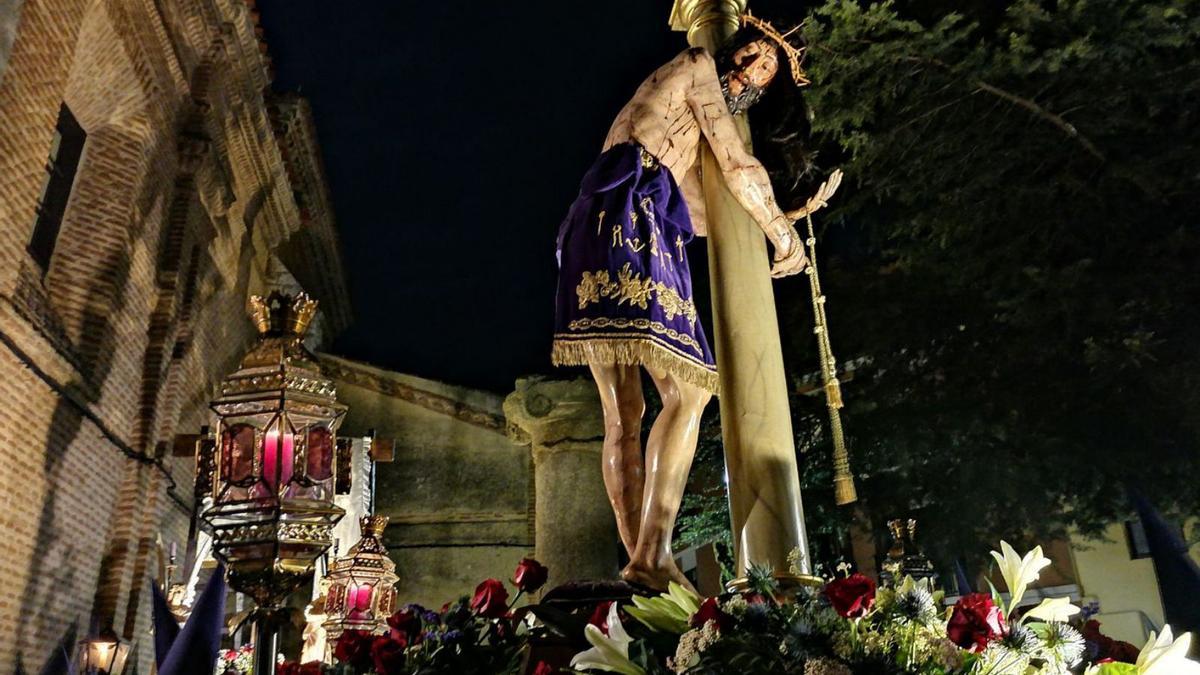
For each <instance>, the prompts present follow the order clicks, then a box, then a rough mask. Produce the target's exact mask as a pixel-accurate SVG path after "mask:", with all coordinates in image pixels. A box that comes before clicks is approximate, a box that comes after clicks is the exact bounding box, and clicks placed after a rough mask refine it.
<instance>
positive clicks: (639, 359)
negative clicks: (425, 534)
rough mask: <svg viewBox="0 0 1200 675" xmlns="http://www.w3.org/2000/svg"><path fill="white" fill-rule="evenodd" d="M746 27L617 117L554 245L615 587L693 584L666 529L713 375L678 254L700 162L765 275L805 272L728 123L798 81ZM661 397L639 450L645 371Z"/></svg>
mask: <svg viewBox="0 0 1200 675" xmlns="http://www.w3.org/2000/svg"><path fill="white" fill-rule="evenodd" d="M759 25H760V24H758V23H756V24H754V26H755V27H747V28H744V29H743V30H742V31H739V33H738V34H737V35H735V36H734V39H733V41H732V44H731V46H730V47H728V48H727V49H726V50H723V51H722V53H721V54H719V55H717V57H716V58H714V57H713V55H711V54H709V53H708V52H707V51H705V50H704V49H700V48H695V49H689V50H687V51H685V52H683V53H681V54H680V55H679V56H677V57H676V58H675V59H673V60H672V61H671V62H669V63H667V64H666V65H664V66H662V67H661V68H659V69H658V70H656V71H654V73H653V74H651V75H650V77H649V78H647V79H646V80H645V82H643V83H642V85H641V86H640V87H638V89H637V92H636V93H635V94H634V96H633V99H632V100H630V101H629V103H628V104H626V105H625V107H624V108H623V109H622V110H621V111H620V113H619V114H618V115H617V118H616V120H615V121H614V122H613V124H612V127H611V129H610V130H609V132H608V137H607V139H606V140H605V143H604V148H603V152H602V154H601V155H600V156H599V158H598V159H597V160H596V162H595V163H594V164H593V166H592V168H591V169H590V170H589V171H588V172H587V174H586V175H585V176H584V178H583V181H582V184H581V187H580V192H579V196H578V197H577V198H576V200H575V202H574V203H573V204H572V205H571V208H570V211H569V212H568V215H567V217H566V219H565V220H564V221H563V223H562V226H561V228H560V229H559V234H558V248H557V250H558V262H559V281H558V294H557V305H556V309H557V311H556V320H555V332H554V346H553V355H552V358H553V361H554V363H555V364H556V365H575V366H582V365H586V366H588V367H589V368H590V370H591V373H592V376H593V377H594V378H595V380H596V384H597V386H598V388H599V391H600V401H601V404H602V407H603V412H604V423H605V435H604V449H603V475H604V484H605V488H606V491H607V493H608V497H609V500H610V502H611V503H612V508H613V512H614V514H615V516H616V521H617V531H618V533H619V534H620V538H621V542H622V543H623V544H624V546H625V549H626V551H627V552H628V554H629V564H628V565H627V566H626V567H625V568H624V569H623V570H622V571H621V577H622V579H624V580H626V581H628V582H630V583H634V584H640V585H643V586H648V587H651V588H656V589H662V588H665V587H666V586H667V583H668V582H669V581H676V582H678V583H680V584H682V585H684V586H685V587H690V586H691V585H690V584H689V583H688V581H687V578H686V577H685V576H684V575H683V573H682V571H680V569H679V568H678V566H676V564H675V562H674V560H673V553H672V550H671V537H672V530H673V529H674V524H675V518H676V516H677V514H678V511H679V506H680V502H681V500H682V498H683V492H684V488H685V486H686V483H687V478H688V472H689V470H690V468H691V464H692V458H693V456H694V455H695V452H696V443H697V439H698V435H699V429H700V416H701V413H702V412H703V410H704V407H705V406H706V405H707V403H708V401H709V400H710V398H711V397H712V395H713V394H715V393H718V392H717V389H718V378H717V369H716V363H715V361H714V359H713V354H712V351H711V350H710V349H709V345H708V342H707V340H706V338H705V335H704V331H703V328H702V327H701V325H700V323H699V321H698V320H697V311H696V305H695V303H694V301H693V297H692V282H691V272H690V270H689V268H688V259H687V251H686V248H685V245H686V244H687V243H688V242H689V241H690V240H691V239H692V238H693V236H695V235H700V236H704V235H705V213H704V200H703V196H702V194H701V181H700V174H699V172H700V152H701V143H702V142H706V143H707V144H708V147H709V148H711V150H712V152H713V154H714V155H715V157H716V161H717V164H718V166H719V167H720V171H721V174H722V175H723V177H724V180H725V183H726V184H727V185H728V186H729V189H730V191H731V192H732V193H733V195H734V196H735V198H736V199H737V201H738V202H739V203H740V204H741V205H742V207H743V208H745V210H746V211H747V212H749V214H750V215H751V216H752V217H753V218H754V220H755V221H756V222H757V223H758V225H759V227H761V228H762V231H763V233H764V234H765V235H766V237H767V238H768V239H769V240H770V241H771V243H772V245H773V247H774V257H773V264H772V266H771V268H770V269H769V270H768V269H765V268H764V269H763V273H764V274H767V273H769V274H771V276H773V277H783V276H788V275H792V274H796V273H798V272H800V271H802V270H803V269H804V266H805V254H804V246H803V242H802V241H801V240H800V238H799V237H798V236H797V233H796V230H795V227H794V225H793V220H792V218H790V217H789V216H787V215H785V214H784V212H783V211H782V210H781V209H780V207H779V205H778V204H777V202H776V199H775V195H774V192H773V190H772V187H771V182H770V180H769V178H768V174H767V171H766V170H765V169H764V168H763V165H762V164H761V163H760V162H759V161H758V160H757V159H755V157H754V156H752V155H751V154H750V153H749V152H748V151H747V150H746V147H745V145H744V143H743V141H742V138H741V136H740V135H739V132H738V128H737V125H736V124H735V117H734V116H735V115H739V114H741V113H743V112H745V111H746V110H747V109H748V108H750V106H752V105H753V104H754V103H755V102H756V101H758V100H759V98H760V97H761V96H762V95H763V94H764V92H765V91H766V90H767V88H768V87H770V86H771V84H772V82H774V81H775V80H777V79H782V78H777V75H779V73H780V71H781V70H784V71H791V72H790V73H788V74H789V75H790V76H791V78H792V79H794V80H795V81H796V82H797V83H800V82H801V81H802V74H801V73H800V72H799V60H798V58H796V57H797V54H798V51H797V50H796V48H794V47H791V45H789V44H787V42H786V40H785V39H784V36H781V35H779V33H778V32H775V31H773V30H771V29H769V26H768V27H767V28H766V29H763V28H760V27H758V26H759ZM643 369H645V371H646V372H647V373H648V374H649V376H650V379H651V380H652V381H653V383H654V386H655V388H656V389H657V390H658V393H659V396H660V398H661V399H662V411H661V412H660V413H659V415H658V417H657V418H656V419H655V420H654V423H653V425H652V427H651V430H650V434H649V437H648V439H647V441H646V448H645V456H644V457H643V453H642V447H641V427H642V415H643V413H644V410H645V402H644V400H643V397H642V381H641V372H642V370H643Z"/></svg>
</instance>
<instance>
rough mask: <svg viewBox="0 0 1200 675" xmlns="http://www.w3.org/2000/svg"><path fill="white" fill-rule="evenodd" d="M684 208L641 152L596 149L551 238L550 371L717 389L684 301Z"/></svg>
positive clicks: (662, 172)
mask: <svg viewBox="0 0 1200 675" xmlns="http://www.w3.org/2000/svg"><path fill="white" fill-rule="evenodd" d="M692 237H693V232H692V221H691V218H689V217H688V210H687V204H685V203H684V201H683V196H682V194H681V193H680V191H679V186H678V185H676V183H675V179H674V178H673V177H672V176H671V172H670V171H669V170H667V169H666V168H664V167H662V166H661V165H660V164H659V163H658V160H657V159H655V158H654V157H653V156H652V155H650V154H649V153H647V152H646V151H645V150H644V149H643V148H642V147H641V146H639V145H636V144H633V143H622V144H620V145H616V146H613V147H612V148H610V149H608V150H607V151H605V152H604V153H603V154H601V155H600V157H599V158H598V159H597V160H596V162H595V164H593V165H592V168H591V169H590V170H589V171H588V173H587V175H585V176H584V178H583V182H582V184H581V186H580V190H579V196H578V197H577V198H576V199H575V203H574V204H572V205H571V210H570V211H569V212H568V213H567V217H566V219H565V220H564V221H563V223H562V225H561V227H560V228H559V231H558V264H559V277H558V297H557V311H556V313H555V324H554V350H553V355H552V356H553V361H554V363H555V364H556V365H587V364H590V363H618V364H637V365H645V366H650V367H654V368H656V369H663V370H667V371H669V372H671V373H673V374H675V375H677V376H679V377H680V378H681V379H683V380H685V381H687V382H690V383H692V384H695V385H698V386H700V387H703V388H705V389H707V390H709V391H712V392H715V391H716V390H717V382H718V380H717V368H716V363H715V361H714V360H713V355H712V351H711V350H710V349H709V347H708V341H707V339H705V336H704V329H703V327H702V326H701V325H700V321H699V317H698V316H697V312H696V305H695V303H694V302H693V299H692V278H691V271H690V270H689V269H688V260H687V251H686V249H685V248H684V246H685V244H687V243H688V242H689V241H691V239H692Z"/></svg>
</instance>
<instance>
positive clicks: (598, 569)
mask: <svg viewBox="0 0 1200 675" xmlns="http://www.w3.org/2000/svg"><path fill="white" fill-rule="evenodd" d="M321 365H322V367H323V369H324V370H325V372H326V374H327V375H330V376H331V377H333V378H334V380H335V381H336V382H337V388H338V400H340V401H341V402H343V403H345V404H347V405H349V406H350V410H349V412H348V413H347V415H346V421H345V422H344V423H343V425H342V428H341V434H342V435H343V436H360V435H366V434H368V433H370V432H371V431H374V432H375V434H376V436H377V437H379V438H384V439H391V440H393V441H394V443H395V456H394V458H393V459H392V460H391V461H389V462H381V463H379V464H377V465H376V486H375V489H376V493H375V499H376V512H377V513H380V514H383V515H387V516H389V517H390V519H391V524H390V525H389V526H388V529H387V532H386V533H385V536H384V543H385V545H386V546H387V547H388V551H389V552H390V554H391V556H392V559H393V560H394V561H395V562H396V568H397V569H396V573H397V574H398V575H399V576H400V581H399V583H398V584H397V598H398V600H399V601H400V602H401V603H406V602H417V603H421V604H424V605H426V606H429V607H440V606H441V605H442V604H443V603H445V602H446V601H448V600H453V599H456V598H457V597H459V596H461V595H462V594H464V593H469V592H470V591H471V590H472V589H473V588H474V587H475V584H477V583H479V581H481V580H482V579H485V578H487V577H495V578H499V579H508V578H510V577H511V575H512V572H513V569H514V568H515V567H516V564H517V562H519V561H520V559H521V558H522V557H523V556H534V557H537V558H538V559H539V560H541V561H542V562H543V563H545V564H546V565H547V566H548V567H549V568H550V580H549V585H550V586H551V587H553V586H555V585H558V584H561V583H564V582H567V581H573V580H579V579H604V578H613V577H614V575H615V574H616V572H617V556H618V549H619V546H620V544H619V541H618V539H617V533H616V526H615V524H614V521H613V517H612V511H611V509H610V508H609V505H608V499H607V497H606V496H605V493H604V483H603V478H602V476H601V471H600V445H601V441H602V439H603V436H604V427H603V422H602V419H601V414H600V402H599V398H598V396H597V394H596V387H595V385H594V384H592V383H591V382H588V381H584V380H576V381H572V382H565V381H559V380H540V379H529V380H521V381H519V382H518V383H517V388H516V391H515V392H513V393H512V394H510V395H509V396H508V397H501V396H497V395H495V394H491V393H488V392H483V391H478V390H474V389H468V388H464V387H456V386H451V385H447V384H443V383H440V382H434V381H431V380H426V379H422V378H419V377H414V376H411V375H404V374H401V373H396V372H392V371H387V370H384V369H381V368H376V367H374V366H370V365H367V364H364V363H357V362H354V361H350V360H347V359H343V358H339V357H336V356H330V355H321ZM351 543H352V542H351ZM344 548H345V546H343V549H344Z"/></svg>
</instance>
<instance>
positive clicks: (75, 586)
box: [0, 0, 349, 672]
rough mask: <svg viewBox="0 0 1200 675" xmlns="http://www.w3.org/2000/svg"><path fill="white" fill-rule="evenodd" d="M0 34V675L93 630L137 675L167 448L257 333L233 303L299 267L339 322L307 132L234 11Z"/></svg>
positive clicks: (126, 10) (178, 474) (224, 7)
mask: <svg viewBox="0 0 1200 675" xmlns="http://www.w3.org/2000/svg"><path fill="white" fill-rule="evenodd" d="M0 15H3V16H0V29H2V31H0V32H3V31H7V33H5V35H0V48H2V49H0V52H3V55H4V59H3V60H0V394H2V396H0V401H3V402H4V406H3V407H2V408H0V443H3V445H2V446H0V507H2V508H0V522H2V523H3V532H4V533H5V536H4V537H3V538H0V581H3V583H0V672H38V671H39V670H40V669H41V667H42V665H43V664H44V662H45V660H46V659H47V657H48V656H49V655H50V654H51V653H52V652H53V651H54V649H55V648H56V646H57V645H58V644H59V643H60V642H63V641H65V642H66V643H67V644H66V646H67V648H68V649H72V650H73V648H74V639H75V638H77V637H81V636H83V635H84V634H85V633H86V632H87V631H88V630H89V628H90V627H91V625H93V624H94V623H96V622H98V623H100V624H110V625H111V626H112V627H113V628H114V629H115V630H116V631H117V632H118V633H119V634H121V635H122V636H123V637H124V638H126V639H127V640H130V641H132V642H136V643H137V644H138V645H139V648H138V650H137V653H138V655H139V659H140V661H141V663H140V664H139V666H140V668H139V671H140V672H149V660H150V659H151V657H152V652H153V647H152V642H151V641H150V638H149V633H148V628H149V597H148V596H149V593H148V583H149V580H150V579H151V578H152V577H154V576H156V574H157V569H158V567H159V565H160V562H161V558H162V548H163V546H164V545H165V546H169V544H170V542H177V543H178V545H179V547H180V550H182V549H183V547H184V545H185V542H184V541H183V538H184V537H185V536H186V530H187V522H188V519H187V514H188V509H189V508H190V506H191V500H190V495H191V489H190V486H191V482H192V475H191V461H190V459H188V458H176V457H171V456H170V454H169V453H168V452H166V450H167V449H168V448H170V447H171V445H172V440H173V438H174V436H175V435H176V434H178V433H194V432H195V431H196V430H197V428H198V427H199V426H200V425H202V424H207V423H209V416H208V410H207V404H208V401H209V399H210V398H211V396H212V393H213V391H214V388H215V386H216V384H217V383H218V382H219V381H220V380H221V378H222V377H224V375H225V374H226V373H228V372H229V371H230V370H231V369H232V368H233V367H234V366H236V363H237V361H238V359H239V358H240V357H241V355H242V353H243V351H244V349H245V348H246V346H247V345H249V344H250V342H251V340H252V337H253V336H252V333H253V331H252V327H251V325H250V322H249V320H248V319H247V318H246V313H245V306H246V299H247V296H248V295H249V294H251V293H255V292H263V291H265V290H267V289H268V288H269V287H270V284H271V279H272V278H273V276H277V275H272V274H270V273H269V270H271V269H272V268H274V267H278V266H279V265H281V264H282V265H288V264H291V265H299V264H300V263H302V262H305V261H311V262H313V264H314V265H315V266H317V268H318V269H321V270H322V272H324V276H325V277H326V278H327V279H329V281H327V282H325V281H322V280H321V279H315V280H310V279H308V278H304V279H302V282H304V283H309V284H311V285H312V286H313V287H310V288H306V290H308V291H309V292H310V293H312V294H314V295H316V296H317V297H318V299H320V300H321V301H322V303H323V305H324V306H325V307H326V308H327V310H326V311H324V312H323V313H322V314H323V319H322V321H323V323H324V324H325V325H323V326H322V328H323V329H324V330H323V333H324V334H326V335H329V334H332V333H333V332H335V331H336V330H338V329H340V328H341V327H343V326H344V324H345V322H346V321H347V320H348V316H349V312H348V309H347V307H348V301H347V299H346V292H345V285H344V281H343V280H342V278H341V277H342V269H341V260H340V258H339V257H338V254H337V251H336V235H335V234H334V223H333V216H332V210H331V208H330V206H329V203H328V195H327V193H326V191H325V190H324V188H323V185H324V176H323V173H322V171H321V163H320V159H319V157H318V154H319V150H318V149H317V146H316V144H315V141H314V140H313V139H312V138H311V133H312V122H311V113H310V112H309V110H308V107H307V106H306V105H304V104H303V102H302V101H298V99H295V98H294V97H287V98H286V99H279V98H278V97H276V96H275V95H274V94H271V93H270V90H269V83H270V63H269V58H268V56H267V51H266V48H265V46H264V45H263V44H262V43H261V42H260V40H259V34H260V31H259V30H258V29H257V16H256V12H255V10H254V8H253V3H252V2H248V1H247V0H173V1H172V2H159V1H156V0H23V2H15V3H14V2H9V3H0ZM14 29H15V33H14ZM14 35H15V37H14ZM10 38H11V40H10ZM279 101H283V102H284V103H285V104H286V111H287V113H288V116H287V120H288V123H287V124H280V119H281V118H280V112H279V111H280V103H279ZM64 102H65V103H66V105H67V106H69V108H70V109H71V111H72V112H73V114H74V115H75V117H76V119H77V120H78V121H79V123H80V125H81V126H82V127H83V128H84V130H85V131H86V132H87V142H86V144H85V146H84V150H83V156H82V159H81V161H80V164H79V168H78V172H77V174H76V176H75V180H74V184H73V188H72V192H71V198H70V200H69V201H68V203H67V210H66V215H65V216H64V218H63V222H62V228H61V231H60V233H59V236H58V239H57V243H56V247H55V252H54V255H53V257H52V258H51V261H50V264H49V266H48V268H47V269H43V268H42V267H41V266H40V265H39V264H38V263H37V262H36V261H35V260H34V259H33V258H32V256H30V254H29V253H28V252H27V251H26V247H27V245H28V244H29V241H30V236H31V233H32V231H33V226H34V223H35V222H36V219H37V207H38V203H37V202H38V199H39V197H40V195H41V186H42V183H43V181H44V180H45V168H44V167H45V164H46V160H47V157H48V155H49V152H50V148H51V142H52V138H53V134H54V127H55V121H56V118H57V114H58V110H59V106H60V105H61V104H63V103H64ZM298 129H299V130H303V131H304V132H305V134H306V135H305V136H304V137H303V138H302V139H300V140H297V138H296V133H297V131H296V130H298ZM289 134H290V137H289V136H288V135H289ZM293 182H294V183H295V185H293ZM301 185H302V186H303V189H298V188H300V187H301ZM297 193H299V194H309V195H314V194H317V195H319V197H320V200H319V202H318V205H319V208H315V209H314V208H312V206H311V204H310V205H305V206H303V207H302V205H300V204H298V203H297V197H296V194H297ZM311 242H321V243H322V244H329V243H330V242H332V243H333V244H334V245H333V246H332V247H329V246H326V247H325V248H327V249H328V250H327V252H322V250H321V247H315V246H313V245H312V243H311ZM297 251H303V253H304V254H303V255H299V256H298V255H297ZM281 261H282V262H281ZM297 276H298V277H305V275H303V274H301V275H297Z"/></svg>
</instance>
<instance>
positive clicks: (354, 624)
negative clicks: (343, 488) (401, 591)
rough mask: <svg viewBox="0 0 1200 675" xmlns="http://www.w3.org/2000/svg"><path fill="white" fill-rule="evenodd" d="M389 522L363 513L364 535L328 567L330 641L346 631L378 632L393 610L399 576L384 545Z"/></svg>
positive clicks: (327, 597)
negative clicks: (384, 533) (384, 535)
mask: <svg viewBox="0 0 1200 675" xmlns="http://www.w3.org/2000/svg"><path fill="white" fill-rule="evenodd" d="M387 524H388V517H387V516H363V517H362V519H361V520H360V521H359V525H360V527H361V528H362V538H361V539H359V540H358V543H357V544H355V545H354V546H351V547H350V550H349V551H347V552H346V555H345V557H342V558H338V559H337V560H335V561H334V563H333V565H331V566H330V568H329V574H328V575H326V577H325V578H326V581H327V583H328V584H329V589H328V591H327V592H326V593H327V595H326V597H325V615H326V616H327V617H328V618H327V619H326V620H325V623H324V627H325V630H326V631H327V632H328V634H329V639H331V640H336V639H337V638H338V636H339V635H341V634H342V631H347V630H365V631H371V632H377V631H379V630H381V629H382V628H384V626H385V625H386V622H387V618H388V617H389V616H391V614H392V612H393V611H394V605H395V602H396V588H395V584H396V582H397V581H399V579H400V578H399V577H397V576H396V563H394V562H392V559H391V558H389V557H388V554H387V549H385V548H384V547H383V541H382V537H383V530H384V528H386V527H387Z"/></svg>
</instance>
